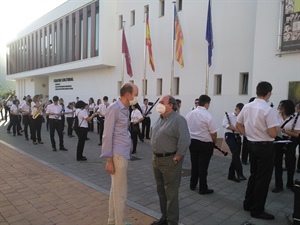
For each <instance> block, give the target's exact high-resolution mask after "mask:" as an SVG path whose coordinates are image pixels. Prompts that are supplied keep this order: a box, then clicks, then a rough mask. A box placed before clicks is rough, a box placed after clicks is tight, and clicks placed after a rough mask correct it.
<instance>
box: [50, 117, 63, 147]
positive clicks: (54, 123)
mask: <svg viewBox="0 0 300 225" xmlns="http://www.w3.org/2000/svg"><path fill="white" fill-rule="evenodd" d="M49 127H50V140H51V145H52V148H56V142H55V139H54V135H55V131H56V132H57V134H58V138H59V147H60V148H62V147H64V135H63V133H62V131H63V128H62V122H61V120H55V119H50V118H49Z"/></svg>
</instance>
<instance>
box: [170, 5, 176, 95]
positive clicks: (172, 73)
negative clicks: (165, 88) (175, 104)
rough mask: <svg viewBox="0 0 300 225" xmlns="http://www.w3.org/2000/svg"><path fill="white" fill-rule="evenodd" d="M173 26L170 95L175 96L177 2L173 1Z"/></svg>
mask: <svg viewBox="0 0 300 225" xmlns="http://www.w3.org/2000/svg"><path fill="white" fill-rule="evenodd" d="M172 3H173V6H174V7H173V9H174V10H173V11H174V13H173V23H172V24H173V26H172V29H173V31H172V64H171V87H170V95H173V85H174V84H173V83H174V54H175V51H174V47H175V45H174V41H175V38H174V37H175V4H176V1H173V2H172Z"/></svg>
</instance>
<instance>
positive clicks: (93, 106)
mask: <svg viewBox="0 0 300 225" xmlns="http://www.w3.org/2000/svg"><path fill="white" fill-rule="evenodd" d="M95 106H96V104H95V103H91V104H89V111H90V112H94V110H95Z"/></svg>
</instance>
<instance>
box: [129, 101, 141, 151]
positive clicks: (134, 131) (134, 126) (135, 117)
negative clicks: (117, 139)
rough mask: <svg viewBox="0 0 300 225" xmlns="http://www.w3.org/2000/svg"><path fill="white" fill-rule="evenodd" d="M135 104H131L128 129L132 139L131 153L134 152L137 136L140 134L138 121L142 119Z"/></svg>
mask: <svg viewBox="0 0 300 225" xmlns="http://www.w3.org/2000/svg"><path fill="white" fill-rule="evenodd" d="M137 105H138V103H137V104H135V105H132V106H131V108H132V112H131V120H130V130H131V139H132V146H133V147H132V154H135V153H136V146H137V141H138V136H139V135H140V122H141V121H143V119H144V117H143V116H142V113H141V111H140V110H139V109H138V108H137Z"/></svg>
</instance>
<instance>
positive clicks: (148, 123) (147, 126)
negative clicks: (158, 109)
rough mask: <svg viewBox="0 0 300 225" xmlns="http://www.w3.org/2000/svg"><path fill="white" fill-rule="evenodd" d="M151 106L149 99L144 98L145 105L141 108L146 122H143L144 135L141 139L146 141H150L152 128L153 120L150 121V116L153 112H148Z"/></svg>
mask: <svg viewBox="0 0 300 225" xmlns="http://www.w3.org/2000/svg"><path fill="white" fill-rule="evenodd" d="M148 104H149V100H148V99H147V98H144V104H143V105H142V106H141V109H142V113H143V116H144V120H143V121H142V134H141V137H142V139H144V138H146V139H150V136H149V135H150V127H151V119H150V115H151V114H152V112H150V111H148V110H149V108H150V106H149V105H148ZM145 131H146V136H145Z"/></svg>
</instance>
